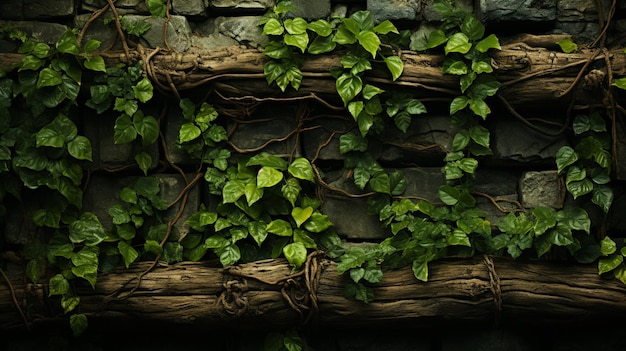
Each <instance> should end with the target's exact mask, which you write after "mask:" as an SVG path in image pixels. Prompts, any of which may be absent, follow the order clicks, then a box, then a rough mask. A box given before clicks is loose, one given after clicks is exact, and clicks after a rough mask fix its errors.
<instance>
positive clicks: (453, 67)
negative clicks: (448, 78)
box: [441, 59, 468, 76]
mask: <svg viewBox="0 0 626 351" xmlns="http://www.w3.org/2000/svg"><path fill="white" fill-rule="evenodd" d="M441 69H442V71H443V73H445V74H454V75H459V76H460V75H464V74H467V73H468V69H467V64H465V62H463V61H462V60H453V59H446V60H445V61H444V62H443V65H442V67H441Z"/></svg>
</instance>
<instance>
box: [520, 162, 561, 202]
mask: <svg viewBox="0 0 626 351" xmlns="http://www.w3.org/2000/svg"><path fill="white" fill-rule="evenodd" d="M519 187H520V190H519V192H520V198H521V201H522V206H524V207H526V208H533V207H541V206H546V207H552V208H555V209H559V208H561V207H563V195H564V191H565V189H563V187H562V185H561V182H559V174H558V173H557V171H530V172H524V173H523V174H522V177H521V178H520V183H519Z"/></svg>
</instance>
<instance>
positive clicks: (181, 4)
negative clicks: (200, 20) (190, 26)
mask: <svg viewBox="0 0 626 351" xmlns="http://www.w3.org/2000/svg"><path fill="white" fill-rule="evenodd" d="M206 8H207V4H206V2H205V1H204V0H173V1H172V13H174V14H176V15H182V16H206V15H207V13H206Z"/></svg>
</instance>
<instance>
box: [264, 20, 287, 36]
mask: <svg viewBox="0 0 626 351" xmlns="http://www.w3.org/2000/svg"><path fill="white" fill-rule="evenodd" d="M284 32H285V27H283V25H282V24H281V23H280V22H279V21H278V20H277V19H275V18H270V19H269V20H267V22H265V24H264V25H263V33H262V34H263V35H282V34H283V33H284Z"/></svg>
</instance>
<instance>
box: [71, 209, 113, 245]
mask: <svg viewBox="0 0 626 351" xmlns="http://www.w3.org/2000/svg"><path fill="white" fill-rule="evenodd" d="M106 237H107V234H106V231H105V229H104V227H103V226H102V224H101V223H100V220H99V219H98V217H97V216H96V215H95V214H93V213H91V212H85V213H83V214H81V216H80V218H79V219H77V220H75V221H73V222H72V223H71V224H70V226H69V238H70V240H71V241H72V242H73V243H75V244H78V243H85V244H86V245H98V244H99V243H101V242H102V241H104V239H106Z"/></svg>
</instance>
